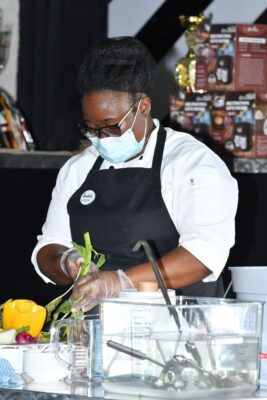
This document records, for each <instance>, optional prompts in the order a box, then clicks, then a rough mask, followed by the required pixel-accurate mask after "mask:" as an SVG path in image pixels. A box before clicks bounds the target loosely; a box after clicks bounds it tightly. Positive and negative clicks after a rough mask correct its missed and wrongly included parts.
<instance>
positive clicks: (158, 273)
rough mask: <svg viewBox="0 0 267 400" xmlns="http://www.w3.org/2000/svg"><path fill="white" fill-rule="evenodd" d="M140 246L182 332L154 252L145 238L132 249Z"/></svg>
mask: <svg viewBox="0 0 267 400" xmlns="http://www.w3.org/2000/svg"><path fill="white" fill-rule="evenodd" d="M141 246H143V247H144V250H145V252H146V255H147V258H148V261H149V262H150V264H151V265H152V268H153V271H154V274H155V275H156V278H157V281H158V284H159V287H160V290H161V292H162V295H163V297H164V299H165V302H166V304H167V305H168V306H170V307H169V312H170V314H171V315H172V316H173V318H174V321H175V323H176V325H177V328H178V330H179V332H180V333H181V332H182V331H181V324H180V320H179V316H178V313H177V310H176V308H175V307H174V306H173V304H172V303H171V300H170V297H169V294H168V291H167V288H166V285H165V282H164V279H163V276H162V274H161V270H160V268H159V266H158V263H157V260H156V258H155V257H154V254H153V253H152V250H151V247H150V245H149V244H148V242H147V241H146V240H139V241H138V242H137V243H136V244H135V246H134V247H133V251H137V250H139V249H140V247H141Z"/></svg>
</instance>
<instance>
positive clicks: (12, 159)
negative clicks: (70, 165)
mask: <svg viewBox="0 0 267 400" xmlns="http://www.w3.org/2000/svg"><path fill="white" fill-rule="evenodd" d="M74 154H75V153H74V152H70V151H19V150H7V149H0V168H13V169H59V168H60V167H61V166H62V165H63V164H64V163H65V162H66V161H67V160H68V159H69V158H70V157H71V156H73V155H74Z"/></svg>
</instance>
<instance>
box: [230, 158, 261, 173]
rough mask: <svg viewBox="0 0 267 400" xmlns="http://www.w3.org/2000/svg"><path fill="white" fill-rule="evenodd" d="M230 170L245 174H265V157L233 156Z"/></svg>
mask: <svg viewBox="0 0 267 400" xmlns="http://www.w3.org/2000/svg"><path fill="white" fill-rule="evenodd" d="M232 163H233V165H232V168H231V169H232V171H233V172H235V173H246V174H250V173H252V174H266V173H267V159H266V158H234V159H233V161H232Z"/></svg>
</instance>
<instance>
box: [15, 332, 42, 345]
mask: <svg viewBox="0 0 267 400" xmlns="http://www.w3.org/2000/svg"><path fill="white" fill-rule="evenodd" d="M16 342H17V343H37V338H36V337H33V336H32V335H30V334H29V333H27V332H20V333H18V334H17V335H16Z"/></svg>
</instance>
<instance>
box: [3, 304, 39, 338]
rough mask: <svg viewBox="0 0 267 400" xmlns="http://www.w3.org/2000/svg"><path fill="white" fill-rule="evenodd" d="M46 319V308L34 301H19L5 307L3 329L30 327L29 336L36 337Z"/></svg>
mask: <svg viewBox="0 0 267 400" xmlns="http://www.w3.org/2000/svg"><path fill="white" fill-rule="evenodd" d="M45 319H46V308H45V307H43V306H40V305H38V304H36V303H35V302H34V301H32V300H24V299H17V300H13V301H9V302H7V303H5V304H4V307H3V328H4V329H15V330H17V329H19V328H22V327H25V326H28V328H29V329H28V334H30V335H31V336H33V337H36V336H38V335H39V333H40V332H41V330H42V328H43V325H44V322H45Z"/></svg>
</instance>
